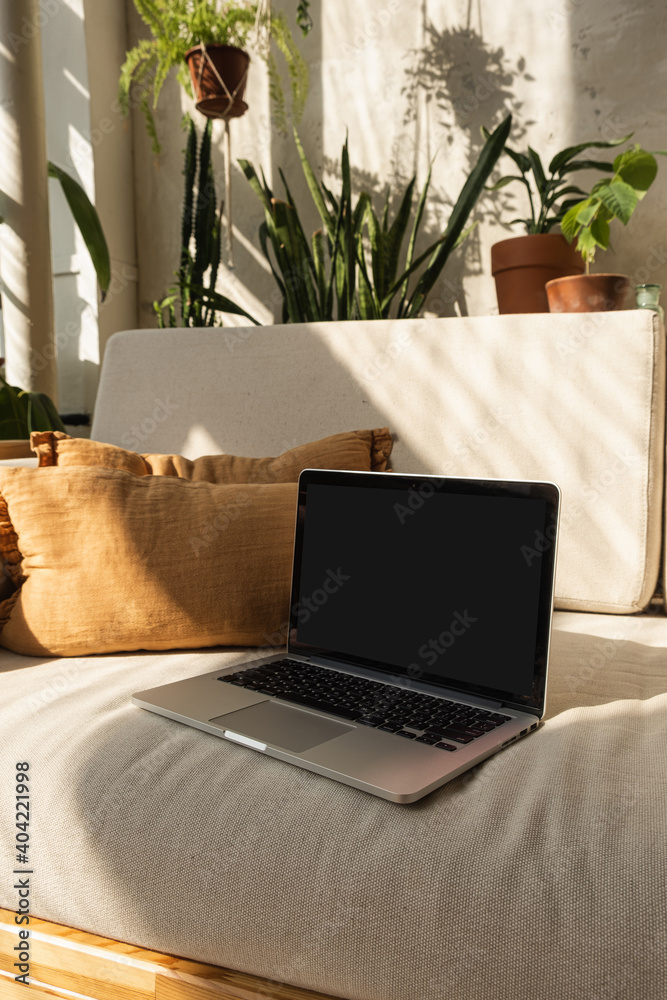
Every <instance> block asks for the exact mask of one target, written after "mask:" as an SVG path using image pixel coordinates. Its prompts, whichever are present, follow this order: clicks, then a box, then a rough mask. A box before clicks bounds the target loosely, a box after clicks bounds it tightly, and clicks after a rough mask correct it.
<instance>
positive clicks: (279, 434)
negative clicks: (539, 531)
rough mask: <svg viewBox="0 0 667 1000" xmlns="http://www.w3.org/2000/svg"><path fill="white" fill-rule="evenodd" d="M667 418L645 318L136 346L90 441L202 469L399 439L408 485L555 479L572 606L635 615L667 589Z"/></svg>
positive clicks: (474, 322) (275, 332)
mask: <svg viewBox="0 0 667 1000" xmlns="http://www.w3.org/2000/svg"><path fill="white" fill-rule="evenodd" d="M156 358H159V359H160V364H159V365H158V364H156ZM664 406H665V345H664V333H663V330H662V328H661V326H660V324H659V321H658V319H657V316H655V314H654V313H652V312H650V311H648V310H644V309H639V310H626V311H622V312H618V313H588V314H570V315H567V314H561V315H550V314H548V313H547V314H542V315H520V316H485V317H467V318H464V319H442V320H405V321H386V322H385V321H374V322H368V323H363V322H358V323H316V324H304V325H301V326H299V325H297V326H283V327H270V328H265V327H262V328H253V329H252V330H230V331H223V332H222V333H221V332H220V331H217V330H216V331H206V330H192V331H188V335H187V337H184V336H183V333H182V332H181V331H179V330H173V331H169V330H164V331H163V330H160V331H154V332H153V331H149V330H142V331H140V332H132V331H130V332H127V333H122V334H117V335H116V336H114V337H112V338H111V340H110V341H109V344H108V346H107V351H106V355H105V361H104V368H103V372H102V380H101V383H100V389H99V394H98V402H97V408H96V411H95V420H94V424H93V429H92V430H93V436H94V437H96V438H97V439H99V440H103V441H109V442H111V443H113V444H117V445H120V446H122V447H125V448H132V449H135V450H137V451H147V450H149V449H150V450H151V451H168V452H173V451H178V452H179V453H181V454H183V455H185V456H186V457H190V458H192V457H196V456H197V455H201V454H207V453H209V454H210V453H214V452H216V451H218V452H220V451H223V452H231V453H233V454H242V455H262V454H266V452H267V451H269V452H274V453H278V452H280V451H282V450H284V449H285V448H286V447H289V446H292V445H293V444H295V443H297V442H299V441H302V440H303V439H304V437H324V436H325V435H327V434H333V433H335V432H336V431H338V430H340V427H341V426H348V427H349V426H357V427H380V426H384V425H385V424H387V425H389V426H390V427H391V429H392V432H393V433H394V436H395V445H394V450H393V452H392V465H393V467H394V468H395V470H396V471H397V472H431V473H435V474H440V475H442V474H448V475H461V476H483V477H497V478H501V479H504V478H530V479H548V480H553V481H554V482H556V483H557V484H558V485H559V486H560V487H561V490H562V496H563V501H562V522H561V527H562V530H561V537H560V546H559V565H558V574H557V579H556V604H557V606H558V607H561V608H570V609H575V610H577V609H578V610H591V611H611V612H616V613H620V612H633V611H637V610H638V609H640V608H642V607H644V606H645V605H646V603H647V602H648V601H649V600H650V598H651V595H652V594H653V591H654V589H655V586H656V583H657V579H658V569H659V562H660V549H661V540H662V513H661V511H662V481H663V468H664V454H663V450H664Z"/></svg>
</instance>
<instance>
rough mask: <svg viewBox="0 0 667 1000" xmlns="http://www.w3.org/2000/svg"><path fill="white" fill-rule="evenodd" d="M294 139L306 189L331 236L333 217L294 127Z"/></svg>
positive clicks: (333, 225)
mask: <svg viewBox="0 0 667 1000" xmlns="http://www.w3.org/2000/svg"><path fill="white" fill-rule="evenodd" d="M294 140H295V142H296V148H297V150H298V153H299V159H300V161H301V169H302V170H303V174H304V177H305V178H306V183H307V185H308V190H309V191H310V194H311V197H312V199H313V201H314V202H315V207H316V209H317V211H318V212H319V214H320V218H321V220H322V222H323V223H324V225H325V226H326V230H327V233H328V234H329V237H330V238H331V237H333V234H334V228H335V222H334V218H333V216H332V215H331V212H329V210H328V208H327V206H326V204H325V202H324V196H323V194H322V190H321V188H320V186H319V184H318V183H317V178H316V177H315V172H314V171H313V168H312V167H311V165H310V161H309V160H308V157H307V156H306V154H305V152H304V149H303V146H302V145H301V140H300V139H299V134H298V132H297V130H296V129H294Z"/></svg>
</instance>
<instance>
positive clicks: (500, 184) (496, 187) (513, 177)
mask: <svg viewBox="0 0 667 1000" xmlns="http://www.w3.org/2000/svg"><path fill="white" fill-rule="evenodd" d="M512 181H521V182H522V183H523V177H520V176H519V175H518V174H508V175H507V176H506V177H501V178H500V180H499V181H496V183H495V184H487V186H486V190H487V191H500V189H501V188H504V187H507V185H508V184H511V183H512Z"/></svg>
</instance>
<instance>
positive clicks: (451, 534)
mask: <svg viewBox="0 0 667 1000" xmlns="http://www.w3.org/2000/svg"><path fill="white" fill-rule="evenodd" d="M559 497H560V494H559V490H558V487H557V486H556V485H554V484H553V483H548V482H507V481H505V480H480V479H462V478H461V479H459V478H451V477H437V476H424V475H419V476H408V475H403V474H399V473H378V472H334V471H326V470H324V471H323V470H306V471H305V472H303V473H302V474H301V476H300V479H299V488H298V507H297V512H296V533H295V547H294V562H293V575H292V592H291V600H290V607H289V610H288V609H286V619H287V618H288V622H289V623H288V624H287V621H286V632H287V648H286V650H285V649H281V650H280V651H279V652H274V653H273V654H272V655H270V656H266V655H265V656H261V657H253V658H252V659H251V660H250V661H249V662H244V663H242V664H241V665H236V666H231V667H227V668H225V669H217V670H214V671H212V672H211V673H208V674H205V675H203V676H199V677H193V678H191V679H187V680H183V681H178V682H176V683H172V684H165V685H163V686H161V687H157V688H153V689H152V690H149V691H141V692H138V693H136V694H135V695H133V698H132V701H133V703H134V704H135V705H137V706H139V707H140V708H144V709H147V710H148V711H150V712H157V713H158V714H159V715H164V716H166V717H167V718H169V719H175V720H176V721H178V722H182V723H185V724H186V725H189V726H194V727H196V728H197V729H202V730H204V731H205V732H207V733H213V734H214V735H215V736H219V737H222V738H223V739H226V740H231V741H232V742H233V743H237V744H240V745H241V746H243V747H247V748H248V749H249V750H252V751H254V752H259V753H264V754H267V755H269V756H270V757H276V758H278V759H279V760H282V761H286V762H288V763H290V764H295V765H297V766H299V767H302V768H305V769H307V770H309V771H315V772H317V773H318V774H321V775H326V776H327V777H328V778H333V779H335V780H336V781H340V782H343V783H345V784H347V785H352V786H354V787H355V788H359V789H362V790H363V791H365V792H370V793H371V794H373V795H377V796H380V797H381V798H384V799H388V800H390V801H393V802H402V803H407V802H414V801H416V800H417V799H420V798H422V796H424V795H427V794H428V793H429V792H431V791H433V790H434V789H435V788H438V787H439V786H440V785H443V784H444V783H445V782H447V781H450V780H451V779H452V778H455V777H456V776H457V775H459V774H461V773H462V772H464V771H467V770H468V769H469V768H471V767H473V766H474V765H475V764H478V763H479V762H480V761H483V760H484V759H485V758H486V757H489V756H491V754H494V753H496V752H497V751H499V750H501V749H502V748H503V747H507V746H509V745H510V744H511V743H514V742H515V740H518V739H520V738H521V737H522V736H525V735H527V734H528V733H530V732H532V731H533V730H535V729H537V727H538V726H539V725H540V719H541V718H542V715H543V713H544V707H545V693H546V681H547V665H548V659H549V641H550V634H551V618H552V607H553V588H554V575H555V565H556V543H557V526H558V509H559ZM257 652H258V653H259V652H261V650H258V651H257Z"/></svg>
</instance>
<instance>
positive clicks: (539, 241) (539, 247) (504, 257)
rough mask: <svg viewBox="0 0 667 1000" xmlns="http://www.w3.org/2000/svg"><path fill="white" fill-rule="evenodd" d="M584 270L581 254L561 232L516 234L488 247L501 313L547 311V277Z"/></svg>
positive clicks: (561, 275)
mask: <svg viewBox="0 0 667 1000" xmlns="http://www.w3.org/2000/svg"><path fill="white" fill-rule="evenodd" d="M583 270H584V264H583V261H582V259H581V254H579V253H577V251H576V250H575V248H574V247H573V246H570V244H569V243H568V242H567V240H566V239H565V237H564V236H561V234H560V233H540V234H539V235H535V236H515V237H514V238H513V239H511V240H502V241H501V242H500V243H495V244H494V245H493V246H492V247H491V273H492V274H493V277H494V278H495V279H496V295H497V297H498V311H499V312H500V313H538V312H549V303H548V301H547V293H546V292H545V290H544V286H545V285H546V283H547V281H551V280H552V279H554V278H562V277H563V276H564V275H566V274H581V273H582V272H583Z"/></svg>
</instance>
